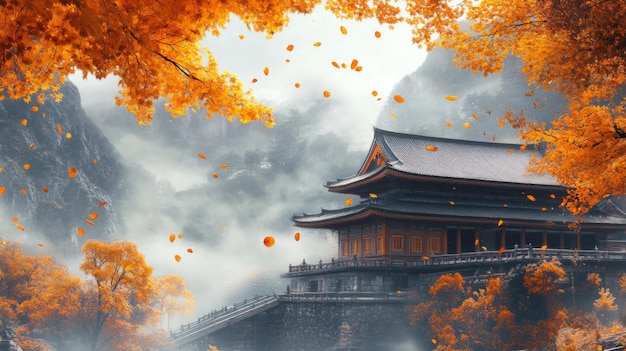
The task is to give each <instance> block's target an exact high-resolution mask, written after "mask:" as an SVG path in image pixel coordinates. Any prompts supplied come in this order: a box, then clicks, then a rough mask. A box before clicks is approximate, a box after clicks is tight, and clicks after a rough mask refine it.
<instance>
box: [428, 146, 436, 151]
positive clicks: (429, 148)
mask: <svg viewBox="0 0 626 351" xmlns="http://www.w3.org/2000/svg"><path fill="white" fill-rule="evenodd" d="M426 150H428V151H437V150H439V148H438V147H436V146H433V145H426Z"/></svg>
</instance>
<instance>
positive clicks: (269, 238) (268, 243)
mask: <svg viewBox="0 0 626 351" xmlns="http://www.w3.org/2000/svg"><path fill="white" fill-rule="evenodd" d="M275 243H276V240H274V237H273V236H269V235H268V236H266V237H265V238H264V239H263V245H265V246H266V247H272V246H274V244H275Z"/></svg>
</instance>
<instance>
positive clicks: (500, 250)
mask: <svg viewBox="0 0 626 351" xmlns="http://www.w3.org/2000/svg"><path fill="white" fill-rule="evenodd" d="M498 253H499V254H500V255H502V254H503V253H504V247H501V248H500V249H499V250H498Z"/></svg>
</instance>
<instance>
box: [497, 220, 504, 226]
mask: <svg viewBox="0 0 626 351" xmlns="http://www.w3.org/2000/svg"><path fill="white" fill-rule="evenodd" d="M502 224H504V220H502V219H500V220H499V221H498V227H500V226H502Z"/></svg>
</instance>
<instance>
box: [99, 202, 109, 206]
mask: <svg viewBox="0 0 626 351" xmlns="http://www.w3.org/2000/svg"><path fill="white" fill-rule="evenodd" d="M106 205H107V202H106V201H102V202H101V203H100V204H98V207H104V206H106Z"/></svg>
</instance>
